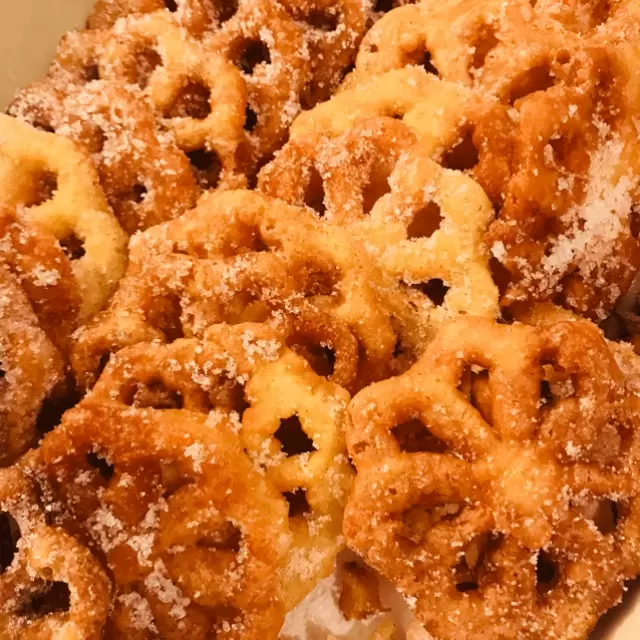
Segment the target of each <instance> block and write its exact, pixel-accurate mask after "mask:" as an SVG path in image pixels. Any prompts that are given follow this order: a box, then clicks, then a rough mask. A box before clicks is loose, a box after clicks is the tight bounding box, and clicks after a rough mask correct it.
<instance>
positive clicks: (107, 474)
mask: <svg viewBox="0 0 640 640" xmlns="http://www.w3.org/2000/svg"><path fill="white" fill-rule="evenodd" d="M87 462H88V463H89V464H90V465H91V466H92V467H93V468H94V469H97V470H98V473H100V477H101V478H102V479H103V480H104V481H105V482H109V480H111V478H113V474H114V471H115V467H114V466H113V465H112V464H109V463H108V462H107V460H106V458H104V457H102V456H100V454H98V453H95V452H94V451H91V452H90V453H88V454H87Z"/></svg>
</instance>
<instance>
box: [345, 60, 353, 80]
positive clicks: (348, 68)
mask: <svg viewBox="0 0 640 640" xmlns="http://www.w3.org/2000/svg"><path fill="white" fill-rule="evenodd" d="M355 68H356V65H355V64H353V63H351V64H350V65H348V66H346V67H345V68H344V71H343V72H342V80H344V79H345V78H346V77H347V76H348V75H349V74H350V73H351V72H352V71H353V70H354V69H355Z"/></svg>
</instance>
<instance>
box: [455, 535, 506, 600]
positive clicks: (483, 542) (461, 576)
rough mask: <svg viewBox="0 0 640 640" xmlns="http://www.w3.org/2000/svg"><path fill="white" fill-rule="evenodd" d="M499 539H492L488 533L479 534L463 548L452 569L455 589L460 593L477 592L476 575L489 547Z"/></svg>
mask: <svg viewBox="0 0 640 640" xmlns="http://www.w3.org/2000/svg"><path fill="white" fill-rule="evenodd" d="M499 539H500V537H497V538H494V539H492V537H491V534H490V533H481V534H480V535H477V536H476V537H475V538H473V539H472V540H471V541H470V542H469V543H468V544H467V545H466V546H465V547H464V551H463V555H462V558H461V559H460V562H458V564H457V565H456V567H455V569H454V576H455V578H454V579H455V581H456V589H457V590H458V591H459V592H460V593H467V592H469V591H477V590H478V588H479V585H478V573H479V571H480V568H481V567H482V565H483V564H484V561H485V558H486V556H487V552H488V550H489V547H490V546H495V545H496V544H497V543H498V540H499Z"/></svg>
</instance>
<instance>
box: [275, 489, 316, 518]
mask: <svg viewBox="0 0 640 640" xmlns="http://www.w3.org/2000/svg"><path fill="white" fill-rule="evenodd" d="M282 495H283V496H284V499H285V500H286V501H287V502H288V503H289V517H290V518H295V517H296V516H303V515H306V514H308V513H311V507H310V506H309V502H308V501H307V492H306V491H305V490H304V489H302V488H298V489H296V490H295V491H286V492H285V493H283V494H282Z"/></svg>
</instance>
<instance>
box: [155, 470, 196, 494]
mask: <svg viewBox="0 0 640 640" xmlns="http://www.w3.org/2000/svg"><path fill="white" fill-rule="evenodd" d="M160 476H161V480H160V483H161V484H162V488H163V491H162V497H163V498H169V497H170V496H172V495H173V494H174V493H177V492H178V491H179V490H180V489H182V487H186V486H188V485H191V484H193V483H194V480H193V478H190V477H188V476H185V475H183V473H182V472H181V471H180V469H179V468H178V465H177V464H175V463H166V464H162V465H161V466H160Z"/></svg>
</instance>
